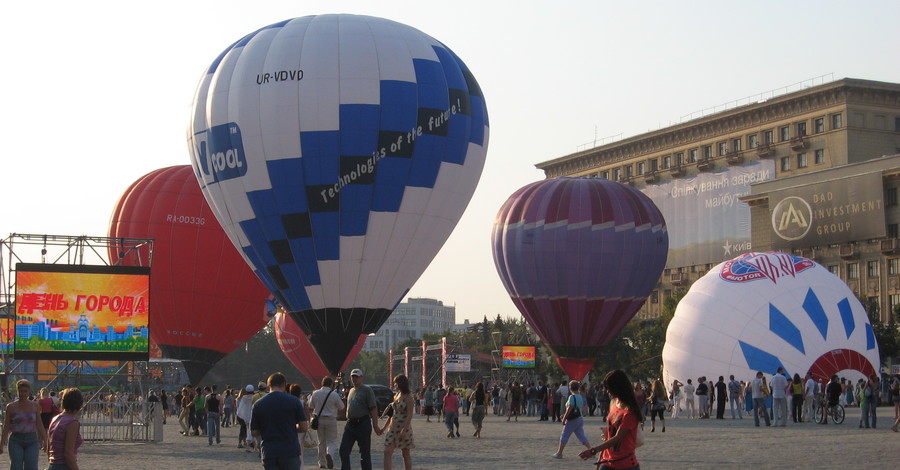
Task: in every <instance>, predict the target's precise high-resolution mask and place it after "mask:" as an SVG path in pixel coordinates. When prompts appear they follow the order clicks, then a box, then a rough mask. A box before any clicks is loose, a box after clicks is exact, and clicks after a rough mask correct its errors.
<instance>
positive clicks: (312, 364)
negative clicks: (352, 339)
mask: <svg viewBox="0 0 900 470" xmlns="http://www.w3.org/2000/svg"><path fill="white" fill-rule="evenodd" d="M274 325H275V338H276V339H277V340H278V347H280V348H281V352H283V353H284V356H285V357H286V358H288V360H289V361H291V364H293V365H294V367H296V368H297V370H298V371H300V373H301V374H303V376H304V377H306V378H307V379H309V381H310V382H312V384H313V385H318V384H319V383H320V382H321V380H322V377H325V376H327V375H329V373H328V369H327V368H326V367H325V364H322V360H321V359H319V356H318V355H316V351H315V350H314V349H313V346H312V344H310V342H309V339H307V338H306V333H304V332H303V330H301V329H300V326H298V325H297V322H295V321H294V320H291V318H290V317H289V316H287V315H285V314H283V313H277V314H275V322H274ZM366 338H368V335H359V338H358V340H357V341H356V344H355V345H354V347H353V349H351V350H350V354H349V355H348V356H347V359H346V360H344V363H343V364H342V365H341V369H345V368H347V366H349V365H350V363H351V362H353V360H354V359H356V356H357V355H358V354H359V352H360V351H361V350H362V348H363V346H364V345H365V344H366Z"/></svg>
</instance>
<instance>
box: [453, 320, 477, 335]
mask: <svg viewBox="0 0 900 470" xmlns="http://www.w3.org/2000/svg"><path fill="white" fill-rule="evenodd" d="M473 326H475V324H474V323H469V320H463V322H462V323H456V324H454V325H453V327H452V328H450V331H452V332H454V333H468V332H470V331H472V327H473Z"/></svg>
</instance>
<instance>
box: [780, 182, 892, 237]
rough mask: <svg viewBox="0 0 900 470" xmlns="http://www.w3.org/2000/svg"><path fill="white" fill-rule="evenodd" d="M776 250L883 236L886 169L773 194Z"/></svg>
mask: <svg viewBox="0 0 900 470" xmlns="http://www.w3.org/2000/svg"><path fill="white" fill-rule="evenodd" d="M769 214H770V216H771V225H770V226H771V229H772V236H771V243H772V249H774V250H792V249H797V248H806V247H811V246H826V245H831V244H835V243H845V242H850V241H854V240H868V239H872V238H881V237H884V236H885V234H886V231H885V225H884V190H883V189H882V183H881V173H880V172H877V173H869V174H865V175H859V176H852V177H849V178H840V179H835V180H831V181H824V182H821V183H815V184H809V185H805V186H799V187H794V188H789V189H783V190H780V191H773V192H771V193H769Z"/></svg>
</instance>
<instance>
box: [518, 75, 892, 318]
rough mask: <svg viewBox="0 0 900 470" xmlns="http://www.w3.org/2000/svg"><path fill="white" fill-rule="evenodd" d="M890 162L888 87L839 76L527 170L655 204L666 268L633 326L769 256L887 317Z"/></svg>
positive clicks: (890, 110) (889, 274) (890, 239)
mask: <svg viewBox="0 0 900 470" xmlns="http://www.w3.org/2000/svg"><path fill="white" fill-rule="evenodd" d="M898 153H900V84H896V83H884V82H875V81H869V80H859V79H850V78H845V79H841V80H836V81H833V82H829V83H825V84H821V85H818V86H812V87H808V88H805V89H802V90H799V91H795V92H792V93H786V94H782V95H779V96H771V97H766V99H760V100H758V101H756V102H752V103H748V104H746V105H743V106H740V107H735V108H732V109H728V110H725V111H721V112H717V113H715V114H710V115H707V116H703V117H700V118H697V119H693V120H690V121H687V122H684V123H680V124H677V125H674V126H669V127H666V128H663V129H659V130H656V131H652V132H648V133H645V134H641V135H637V136H633V137H629V138H626V139H623V140H619V141H616V142H613V143H609V144H606V145H602V146H599V147H595V148H592V149H588V150H584V151H581V152H577V153H574V154H571V155H566V156H564V157H560V158H557V159H554V160H550V161H547V162H543V163H540V164H538V165H536V166H537V167H538V168H539V169H541V170H543V171H544V172H545V174H546V176H547V177H557V176H595V177H602V178H608V179H611V180H615V181H620V182H623V183H626V184H630V185H633V186H635V187H637V188H639V189H641V190H642V191H643V192H644V193H645V194H647V195H649V196H650V197H651V198H652V199H653V200H654V202H655V203H656V204H657V206H659V207H660V209H661V210H662V212H663V215H664V216H665V217H666V222H667V226H668V230H669V241H670V252H669V259H668V262H667V265H666V269H665V271H664V272H663V276H662V278H661V279H660V282H659V284H658V286H657V289H656V290H654V291H653V293H652V294H651V295H650V298H649V300H648V302H647V303H646V304H645V306H644V307H643V309H642V310H641V312H639V314H638V315H639V316H641V317H644V318H647V317H654V316H656V315H659V313H660V312H661V309H662V298H664V297H665V296H667V295H670V294H671V293H673V292H674V291H676V290H679V289H687V288H688V287H689V286H690V285H691V283H692V282H694V281H695V280H697V279H698V278H699V277H701V276H702V275H703V274H705V273H706V272H707V271H708V270H709V269H710V268H711V267H712V266H713V265H714V264H717V263H719V262H722V261H725V260H727V259H731V258H733V257H735V256H737V255H740V254H742V253H746V252H750V251H768V250H773V249H774V250H783V251H792V252H795V253H797V254H802V255H804V256H807V257H810V258H812V259H814V260H816V261H818V262H820V263H821V264H823V265H826V266H828V268H829V269H831V270H832V272H834V273H835V274H837V275H838V276H840V277H841V278H842V279H844V280H845V281H847V283H848V285H849V286H850V287H851V289H853V290H854V291H855V292H856V293H857V295H858V296H860V298H862V299H863V300H868V301H869V303H873V302H874V303H877V304H878V305H879V306H881V307H887V308H881V312H882V318H887V317H886V316H885V312H887V311H889V309H890V308H892V307H893V306H894V305H900V280H898V278H897V276H900V264H898V263H900V253H898V251H897V249H896V248H897V242H896V239H897V237H898V235H900V234H898V223H900V208H898V203H897V187H898V185H900V184H898V175H900V157H897V156H895V157H884V156H885V155H894V154H898ZM829 182H834V183H829ZM861 189H866V191H859V190H861ZM779 196H784V197H785V198H786V197H788V196H793V197H797V198H799V199H802V200H804V201H807V200H808V201H807V203H806V204H805V205H804V207H805V208H808V212H807V213H805V214H801V215H800V216H797V214H798V213H797V212H792V211H790V210H789V211H788V212H787V214H786V215H785V208H786V207H789V205H787V206H786V205H785V204H779V202H780V201H781V200H782V199H778V200H773V198H777V197H779ZM797 207H799V202H798V206H797ZM862 207H865V209H866V213H865V214H863V215H860V213H861V211H862V210H863V209H862ZM870 207H872V210H868V209H869V208H870ZM794 210H797V209H796V207H795V208H794ZM776 212H777V213H776ZM838 212H841V213H840V214H838ZM851 213H852V214H851ZM804 215H805V216H806V217H809V218H808V219H806V220H803V216H804ZM851 215H852V216H853V218H852V219H851V218H849V217H850V216H851ZM775 219H777V220H775ZM773 222H774V223H773ZM790 222H793V223H794V224H795V225H797V227H793V230H794V232H791V233H784V232H782V233H779V229H778V225H779V224H781V225H783V226H784V225H785V224H788V225H789V224H790ZM804 224H806V226H803V225H804ZM800 226H802V227H800ZM784 228H785V227H782V229H784ZM801 228H803V229H807V230H806V231H805V232H804V231H803V230H801ZM801 232H802V236H801Z"/></svg>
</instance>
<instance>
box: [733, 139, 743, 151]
mask: <svg viewBox="0 0 900 470" xmlns="http://www.w3.org/2000/svg"><path fill="white" fill-rule="evenodd" d="M731 151H732V152H740V151H741V139H731Z"/></svg>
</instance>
